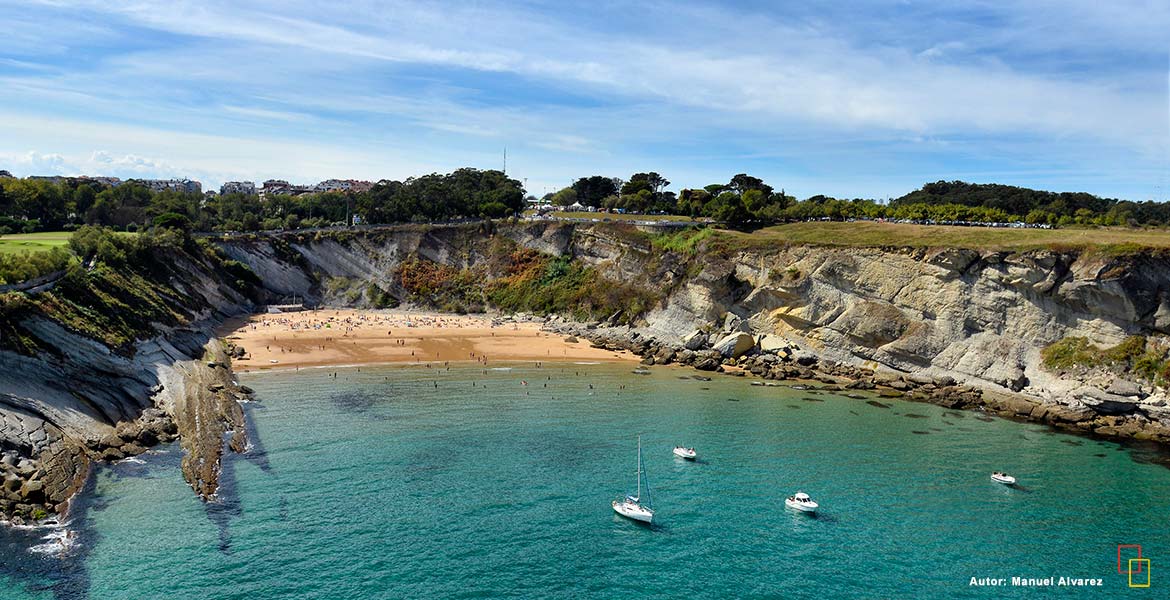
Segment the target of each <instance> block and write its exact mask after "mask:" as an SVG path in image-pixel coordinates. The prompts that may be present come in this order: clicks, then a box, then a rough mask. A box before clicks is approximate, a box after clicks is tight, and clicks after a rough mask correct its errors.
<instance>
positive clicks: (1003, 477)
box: [991, 471, 1016, 485]
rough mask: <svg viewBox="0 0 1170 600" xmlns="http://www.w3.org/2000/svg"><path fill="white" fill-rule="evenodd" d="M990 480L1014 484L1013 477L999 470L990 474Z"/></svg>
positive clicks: (1014, 479)
mask: <svg viewBox="0 0 1170 600" xmlns="http://www.w3.org/2000/svg"><path fill="white" fill-rule="evenodd" d="M991 480H992V481H994V482H996V483H1002V484H1004V485H1015V484H1016V478H1015V477H1012V476H1011V475H1008V474H1007V473H1001V472H999V471H996V472H994V473H992V474H991Z"/></svg>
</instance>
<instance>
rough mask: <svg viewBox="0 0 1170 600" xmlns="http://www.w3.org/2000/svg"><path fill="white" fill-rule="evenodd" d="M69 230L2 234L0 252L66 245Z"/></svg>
mask: <svg viewBox="0 0 1170 600" xmlns="http://www.w3.org/2000/svg"><path fill="white" fill-rule="evenodd" d="M71 235H73V234H72V233H71V232H69V231H46V232H42V233H14V234H11V235H4V236H0V253H3V254H19V253H21V252H25V251H28V252H40V251H43V250H48V249H50V248H55V247H64V246H65V245H66V244H68V243H69V236H71Z"/></svg>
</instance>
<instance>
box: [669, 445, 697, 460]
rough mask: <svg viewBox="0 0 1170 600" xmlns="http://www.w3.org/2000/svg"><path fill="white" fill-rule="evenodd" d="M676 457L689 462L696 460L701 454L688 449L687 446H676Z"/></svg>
mask: <svg viewBox="0 0 1170 600" xmlns="http://www.w3.org/2000/svg"><path fill="white" fill-rule="evenodd" d="M674 455H675V456H677V457H679V458H685V459H687V460H695V459H696V458H698V457H699V453H698V452H695V449H694V448H687V447H685V446H675V447H674Z"/></svg>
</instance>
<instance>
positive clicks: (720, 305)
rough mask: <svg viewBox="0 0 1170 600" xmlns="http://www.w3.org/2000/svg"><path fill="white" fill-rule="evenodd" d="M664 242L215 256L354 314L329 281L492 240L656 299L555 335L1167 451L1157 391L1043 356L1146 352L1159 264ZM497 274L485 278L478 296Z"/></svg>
mask: <svg viewBox="0 0 1170 600" xmlns="http://www.w3.org/2000/svg"><path fill="white" fill-rule="evenodd" d="M678 235H679V234H675V236H676V237H677V236H678ZM666 237H669V236H666V235H663V234H654V233H646V232H642V231H638V230H635V229H633V228H628V227H622V226H618V225H612V224H595V225H579V224H566V223H518V224H511V225H498V226H495V227H491V228H485V226H477V227H468V226H452V227H419V228H405V229H402V230H399V231H394V232H387V231H381V232H377V233H372V234H364V235H363V234H346V235H343V236H331V235H328V234H316V235H303V234H301V235H297V234H291V235H285V236H280V237H277V238H272V237H269V238H253V239H240V240H235V241H232V242H229V243H227V244H225V245H224V251H225V252H226V253H227V254H228V255H230V256H231V257H232V258H235V259H237V260H240V261H241V262H244V263H246V264H248V265H249V266H251V267H252V269H253V270H255V271H256V272H257V273H258V274H260V275H261V278H262V280H263V281H264V285H265V286H266V287H268V288H269V289H271V290H272V291H274V292H275V293H277V294H284V295H298V296H302V297H307V298H310V299H311V300H316V301H323V302H326V303H332V304H346V303H350V304H362V303H368V300H369V298H368V297H367V295H366V294H365V293H364V292H362V293H360V294H355V293H354V292H353V289H352V288H351V289H350V291H349V293H348V296H346V295H344V294H342V295H339V294H338V292H337V290H338V289H346V286H345V285H341V286H337V285H334V286H332V287H331V286H330V285H327V284H328V282H334V283H336V282H337V281H343V282H344V281H352V282H374V283H376V285H377V287H378V288H379V289H381V290H385V291H386V292H387V294H389V295H392V296H394V297H395V298H397V299H399V300H405V299H408V297H409V293H408V290H404V289H403V288H402V285H401V283H402V282H401V281H400V280H399V278H397V276H396V274H397V273H398V271H399V268H400V266H401V265H402V264H403V263H404V261H412V260H419V259H421V260H425V261H433V262H435V263H438V264H442V265H446V266H449V267H452V268H453V269H457V270H466V269H475V268H476V266H477V265H482V264H483V263H490V262H492V261H494V260H495V258H493V255H492V250H491V240H492V239H493V238H502V239H505V240H508V241H509V242H510V243H514V244H516V245H518V246H520V247H523V248H528V249H533V250H537V251H539V252H542V253H546V254H549V255H553V256H562V257H571V258H572V259H573V260H574V261H576V262H580V263H583V264H587V265H590V266H591V268H593V269H595V270H596V271H597V272H598V273H599V274H600V275H601V276H602V277H603V279H604V280H605V281H610V282H624V283H627V284H633V285H634V286H635V287H636V288H637V289H639V290H641V291H644V292H646V293H648V294H650V295H651V296H652V297H653V298H654V299H655V302H653V303H652V305H651V306H649V308H648V309H647V310H644V311H642V312H641V313H640V314H638V315H636V318H632V317H633V316H632V315H624V318H623V319H622V320H627V321H632V322H631V323H630V326H629V327H621V328H613V327H606V325H612V324H614V323H615V322H616V321H614V320H608V321H609V322H605V321H607V320H606V319H601V320H598V321H595V322H593V323H591V324H590V326H591V327H583V326H575V325H572V326H571V325H564V324H562V325H560V326H558V327H557V329H558V330H562V331H564V332H565V333H573V334H579V335H585V336H589V337H593V338H595V339H600V340H602V341H603V342H606V343H610V344H611V345H613V344H616V345H617V346H620V347H626V348H631V349H634V350H636V351H639V352H642V353H643V354H648V355H650V356H654V355H655V354H656V353H657V354H659V355H660V356H661V354H662V353H661V350H663V349H670V350H672V351H677V352H682V351H688V352H691V353H692V354H694V355H695V356H703V353H707V358H708V359H711V360H715V364H716V365H724V364H725V363H726V364H728V365H734V364H738V363H739V362H741V361H752V360H755V359H756V358H757V357H759V356H761V355H773V356H777V355H783V356H784V357H786V359H788V360H789V361H793V360H795V358H796V356H798V355H799V354H805V355H811V356H815V357H816V358H817V359H818V361H821V362H822V364H826V365H829V367H828V368H827V369H826V370H827V371H833V370H835V369H836V370H837V371H838V372H841V371H840V369H842V368H845V367H849V368H851V369H854V370H857V371H856V372H860V373H863V374H864V373H873V374H876V375H877V377H878V378H879V379H881V378H885V379H884V380H885V381H887V382H888V381H889V378H890V377H891V376H892V377H894V378H895V379H898V380H899V381H901V382H902V383H903V384H905V385H906V386H911V387H915V388H917V387H919V386H921V385H922V383H921V382H923V381H930V382H932V381H935V380H938V381H942V382H950V381H953V382H955V383H957V384H959V385H966V386H970V387H971V388H972V389H976V390H980V391H982V392H987V394H984V395H983V396H984V397H985V398H988V399H991V398H996V399H1002V398H1011V400H1010V401H1009V400H997V401H996V402H999V404H996V405H994V406H990V408H993V409H996V410H999V411H1000V412H1003V413H1005V414H1009V413H1010V414H1011V415H1014V416H1020V417H1027V418H1036V419H1039V420H1046V421H1049V422H1052V423H1054V424H1059V425H1065V426H1070V427H1075V428H1079V429H1084V430H1090V431H1094V432H1097V433H1100V434H1102V435H1120V436H1136V437H1147V438H1151V439H1157V440H1161V441H1170V407H1168V406H1167V401H1166V396H1165V393H1164V391H1163V390H1162V389H1161V388H1160V387H1157V386H1155V385H1153V383H1154V381H1150V380H1141V379H1136V380H1135V379H1134V378H1132V377H1126V376H1124V375H1122V376H1120V377H1119V376H1115V375H1112V374H1110V373H1109V372H1108V371H1101V370H1097V371H1084V372H1080V371H1077V370H1075V369H1073V370H1063V371H1058V370H1053V369H1049V368H1046V367H1045V366H1044V365H1043V364H1042V359H1041V350H1042V349H1043V348H1045V347H1047V346H1049V345H1051V344H1053V343H1055V342H1058V341H1060V340H1064V339H1068V338H1072V337H1084V338H1087V339H1088V340H1092V341H1093V342H1094V343H1096V344H1099V345H1102V346H1112V345H1115V344H1119V343H1121V342H1122V341H1124V340H1126V339H1127V338H1129V337H1130V336H1135V335H1142V336H1149V338H1150V339H1151V343H1153V340H1157V339H1160V338H1161V337H1162V336H1163V335H1164V334H1166V333H1170V258H1168V257H1167V256H1165V255H1162V254H1157V253H1151V252H1142V251H1134V252H1129V253H1124V254H1117V253H1107V252H1103V251H1098V250H1093V249H1091V248H1090V249H1079V250H1076V249H1072V250H1063V251H1057V250H1032V251H1026V252H1011V251H980V250H976V249H964V248H943V249H930V248H852V247H838V246H830V245H824V246H813V245H792V246H787V245H785V246H775V247H770V246H768V245H765V244H761V243H759V242H757V241H753V240H751V239H750V238H742V237H737V236H714V237H710V239H707V240H706V241H704V242H702V243H699V244H697V245H695V246H693V247H690V248H689V249H687V250H679V251H670V250H669V249H668V248H670V247H671V246H670V244H663V243H660V242H662V241H663V239H664V238H666ZM676 241H677V240H676ZM494 274H497V273H494V272H493V271H492V270H491V269H488V270H487V271H484V272H483V273H482V274H481V275H480V276H481V277H482V278H483V279H484V281H485V285H488V286H489V287H490V281H491V279H492V277H493V275H494ZM489 304H490V303H489ZM614 316H618V315H614ZM739 333H745V334H747V335H748V336H750V339H751V344H750V345H748V347H747V348H742V347H741V348H739V349H736V348H734V346H735V344H732V346H733V347H732V348H731V349H730V351H724V352H718V351H715V350H713V349H712V346H714V345H717V344H718V343H719V342H720V341H722V340H725V339H726V338H727V337H728V336H729V335H732V334H739ZM631 339H633V340H640V341H634V342H631V341H630V340H631ZM725 350H726V349H725ZM711 353H714V355H711ZM745 354H746V356H744V355H745ZM1163 358H1164V357H1163ZM690 361H691V362H693V361H694V359H693V358H690ZM793 366H797V365H793ZM769 372H770V371H769ZM870 379H871V381H870V382H869V383H870V384H872V383H873V381H872V377H870ZM914 380H917V381H918V383H915V381H914ZM899 387H902V386H899ZM933 387H938V386H934V385H933V384H932V388H933ZM944 387H945V386H944ZM927 391H928V392H929V391H931V390H927ZM982 404H986V402H983V403H982Z"/></svg>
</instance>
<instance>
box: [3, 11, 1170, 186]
mask: <svg viewBox="0 0 1170 600" xmlns="http://www.w3.org/2000/svg"><path fill="white" fill-rule="evenodd" d="M0 14H3V15H4V20H3V28H4V33H3V34H2V35H0V169H8V170H10V171H12V172H13V173H14V174H16V175H21V176H23V175H30V174H69V175H72V174H90V175H99V174H104V175H116V176H121V177H135V176H136V177H182V176H186V177H191V178H193V179H199V180H201V181H203V182H204V184H205V187H207V186H218V185H219V183H220V182H222V181H225V180H235V179H250V180H254V181H261V180H264V179H268V178H280V179H288V180H290V181H294V182H315V181H318V180H321V179H325V178H329V177H343V178H360V179H370V180H377V179H381V178H394V179H402V178H406V177H409V176H411V175H419V174H424V173H430V172H435V171H438V172H446V171H449V170H452V169H455V168H459V167H463V166H473V167H479V168H499V167H500V166H501V161H502V156H501V154H502V151H503V148H504V147H505V146H507V148H508V172H509V174H510V175H512V176H514V177H517V178H520V179H526V180H527V186H528V189H529V191H530V192H533V193H536V194H537V195H540V194H542V193H544V192H545V191H552V190H555V189H558V188H559V187H563V186H564V185H566V184H568V183H569V182H570V181H571V180H572V179H573V178H575V177H579V176H584V175H591V174H603V175H609V176H618V177H628V176H629V175H630V174H631V173H634V172H638V171H646V170H655V171H658V172H660V173H662V174H663V175H665V176H666V177H667V178H668V179H670V180H671V181H672V182H673V185H672V186H671V187H672V188H674V189H678V188H681V187H687V186H702V185H706V184H708V183H714V182H725V181H727V180H728V179H729V178H730V177H731V176H732V175H734V174H736V173H740V172H747V173H751V174H753V175H756V176H758V177H762V178H763V179H764V180H765V181H767V182H768V183H770V184H772V185H773V186H775V187H777V188H784V189H785V190H786V191H788V193H790V194H794V195H797V196H799V197H807V196H809V195H813V194H818V193H823V194H829V195H836V196H839V197H870V198H884V197H891V196H892V197H896V196H900V195H902V194H904V193H906V192H908V191H910V190H912V189H915V188H917V187H919V186H921V185H922V184H923V183H925V182H928V181H935V180H939V179H963V180H967V181H978V182H1001V183H1009V184H1015V185H1024V186H1030V187H1037V188H1043V189H1052V190H1061V191H1063V190H1084V191H1089V192H1092V193H1095V194H1099V195H1103V196H1114V197H1121V198H1129V199H1133V200H1146V199H1155V200H1163V201H1164V200H1170V189H1168V186H1170V175H1168V171H1170V93H1168V85H1170V58H1168V57H1170V34H1168V33H1167V32H1168V31H1170V3H1166V2H1164V1H1157V0H1151V1H1138V0H1134V1H1130V0H1117V1H1112V2H1108V3H1103V2H1099V1H1095V0H1094V1H1085V0H1065V1H1056V0H1027V1H1016V0H997V1H992V0H957V1H955V2H939V1H937V0H933V1H925V2H918V1H902V2H820V1H814V0H804V1H799V2H764V1H742V2H729V3H723V4H716V3H711V2H694V3H691V2H686V1H680V2H606V1H595V2H587V3H572V2H556V1H554V2H543V1H537V0H530V1H526V2H509V3H503V2H492V1H478V2H450V3H441V4H440V3H422V2H373V1H367V2H362V1H359V2H346V3H344V6H341V3H335V2H304V1H299V0H279V1H276V0H274V1H265V2H253V1H235V2H218V1H215V0H210V1H204V2H183V1H168V2H151V1H133V0H127V1H121V2H109V1H95V2H68V1H46V2H36V1H32V2H30V1H27V0H23V1H18V2H9V1H7V0H0Z"/></svg>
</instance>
